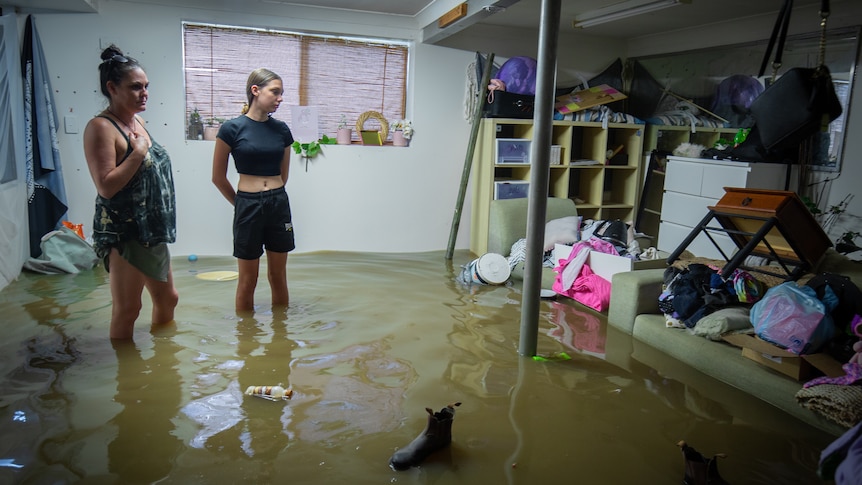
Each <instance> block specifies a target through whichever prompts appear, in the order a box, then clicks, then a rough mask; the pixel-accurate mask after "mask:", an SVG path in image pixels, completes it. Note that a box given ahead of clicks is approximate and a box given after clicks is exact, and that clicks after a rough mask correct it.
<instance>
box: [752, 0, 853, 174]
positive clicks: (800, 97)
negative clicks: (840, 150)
mask: <svg viewBox="0 0 862 485" xmlns="http://www.w3.org/2000/svg"><path fill="white" fill-rule="evenodd" d="M792 8H793V0H785V2H784V6H783V7H782V8H781V11H780V12H779V14H778V19H777V20H776V23H775V27H774V28H773V31H772V36H771V37H770V39H769V44H768V46H767V48H766V55H765V56H764V57H763V63H762V64H761V66H760V74H759V76H763V73H764V71H765V70H766V64H767V63H768V62H769V57H770V55H771V54H772V47H773V45H774V44H775V42H776V39H777V41H778V46H777V47H776V51H775V60H774V61H773V69H774V72H773V78H774V77H775V72H777V70H778V68H779V67H780V66H781V53H782V50H783V49H784V41H785V39H786V37H787V25H788V23H789V21H790V12H791V9H792ZM820 15H821V18H822V22H821V27H822V30H821V37H820V42H821V49H820V52H821V59H820V62H819V65H818V66H817V67H814V68H806V67H795V68H793V69H790V70H788V71H787V72H786V73H784V74H783V75H782V76H781V77H779V78H778V79H777V80H776V81H774V82H773V83H772V84H771V85H769V86H768V87H767V88H766V90H764V91H763V93H761V94H760V96H758V97H757V98H755V100H754V101H753V102H752V103H751V107H750V111H751V114H752V116H753V117H754V120H755V129H754V130H752V133H751V134H750V136H749V139H746V142H747V143H744V145H746V146H744V147H743V146H740V147H738V148H740V150H738V151H739V152H742V153H739V154H737V155H741V154H743V153H754V154H758V153H759V154H760V155H761V156H762V157H765V158H766V159H767V161H769V160H768V159H773V160H772V161H782V160H775V159H776V158H782V157H786V156H787V153H786V151H787V150H796V149H797V148H798V147H799V145H800V144H801V143H802V142H803V141H804V140H805V139H807V138H809V137H811V136H813V135H815V134H816V133H818V132H819V131H821V129H822V127H823V126H824V125H828V124H829V122H831V121H832V120H834V119H835V118H838V116H840V115H841V101H840V100H839V99H838V96H837V95H836V94H835V87H834V85H833V84H832V76H831V75H830V73H829V68H827V67H826V65H825V64H824V63H823V62H824V60H823V59H822V55H823V52H824V51H825V42H826V17H828V16H829V1H828V0H822V5H821V12H820ZM752 134H753V135H754V136H751V135H752ZM752 145H753V146H752ZM739 158H741V157H739ZM754 160H757V159H754Z"/></svg>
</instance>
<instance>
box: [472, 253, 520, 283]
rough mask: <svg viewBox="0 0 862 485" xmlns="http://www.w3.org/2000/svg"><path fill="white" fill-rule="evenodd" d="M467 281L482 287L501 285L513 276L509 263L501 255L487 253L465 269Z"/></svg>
mask: <svg viewBox="0 0 862 485" xmlns="http://www.w3.org/2000/svg"><path fill="white" fill-rule="evenodd" d="M464 273H465V275H464V276H465V278H464V279H465V280H466V281H472V282H473V283H478V284H481V285H500V284H503V283H505V282H506V281H508V279H509V276H511V268H509V261H508V260H507V259H506V258H505V257H503V256H502V255H500V254H497V253H486V254H484V255H483V256H481V257H479V258H476V259H474V260H473V261H471V262H470V264H468V265H467V266H466V267H465V268H464Z"/></svg>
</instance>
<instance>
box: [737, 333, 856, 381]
mask: <svg viewBox="0 0 862 485" xmlns="http://www.w3.org/2000/svg"><path fill="white" fill-rule="evenodd" d="M722 339H724V341H725V342H728V343H730V344H732V345H735V346H737V347H741V348H742V355H743V357H746V358H748V359H750V360H753V361H755V362H757V363H759V364H761V365H764V366H766V367H769V368H771V369H774V370H776V371H778V372H780V373H782V374H784V375H786V376H788V377H791V378H793V379H795V380H797V381H808V380H811V379H813V378H815V377H818V376H819V375H821V374H822V375H826V376H829V377H840V376H843V375H844V370H843V369H842V368H841V363H840V362H838V361H836V360H835V359H833V358H832V357H831V356H829V355H827V354H823V353H818V354H807V355H797V354H794V353H793V352H790V351H787V350H785V349H782V348H781V347H778V346H776V345H773V344H771V343H769V342H767V341H765V340H763V339H761V338H758V337H757V336H754V335H747V334H730V335H724V336H722Z"/></svg>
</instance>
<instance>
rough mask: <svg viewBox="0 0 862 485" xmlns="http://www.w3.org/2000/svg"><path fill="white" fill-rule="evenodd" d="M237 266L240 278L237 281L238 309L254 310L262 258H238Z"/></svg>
mask: <svg viewBox="0 0 862 485" xmlns="http://www.w3.org/2000/svg"><path fill="white" fill-rule="evenodd" d="M237 266H238V268H239V278H238V279H237V283H236V311H238V312H253V311H254V290H255V288H257V277H258V271H259V270H260V259H237Z"/></svg>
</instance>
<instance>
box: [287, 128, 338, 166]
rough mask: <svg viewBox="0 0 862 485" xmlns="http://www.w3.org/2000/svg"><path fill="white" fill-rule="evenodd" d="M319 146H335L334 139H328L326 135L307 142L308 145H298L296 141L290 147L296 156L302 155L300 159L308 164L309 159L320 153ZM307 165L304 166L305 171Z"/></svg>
mask: <svg viewBox="0 0 862 485" xmlns="http://www.w3.org/2000/svg"><path fill="white" fill-rule="evenodd" d="M321 145H335V138H330V137H328V136H326V135H323V136H321V137H320V139H319V140H316V141H312V142H308V143H300V142H298V141H295V142H293V144H292V145H291V147H292V148H293V151H294V152H296V153H297V154H298V155H302V158H304V159H305V160H306V162H308V159H309V158H314V157H315V156H317V154H318V153H320V152H321V148H320V146H321ZM307 168H308V165H306V169H307Z"/></svg>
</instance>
